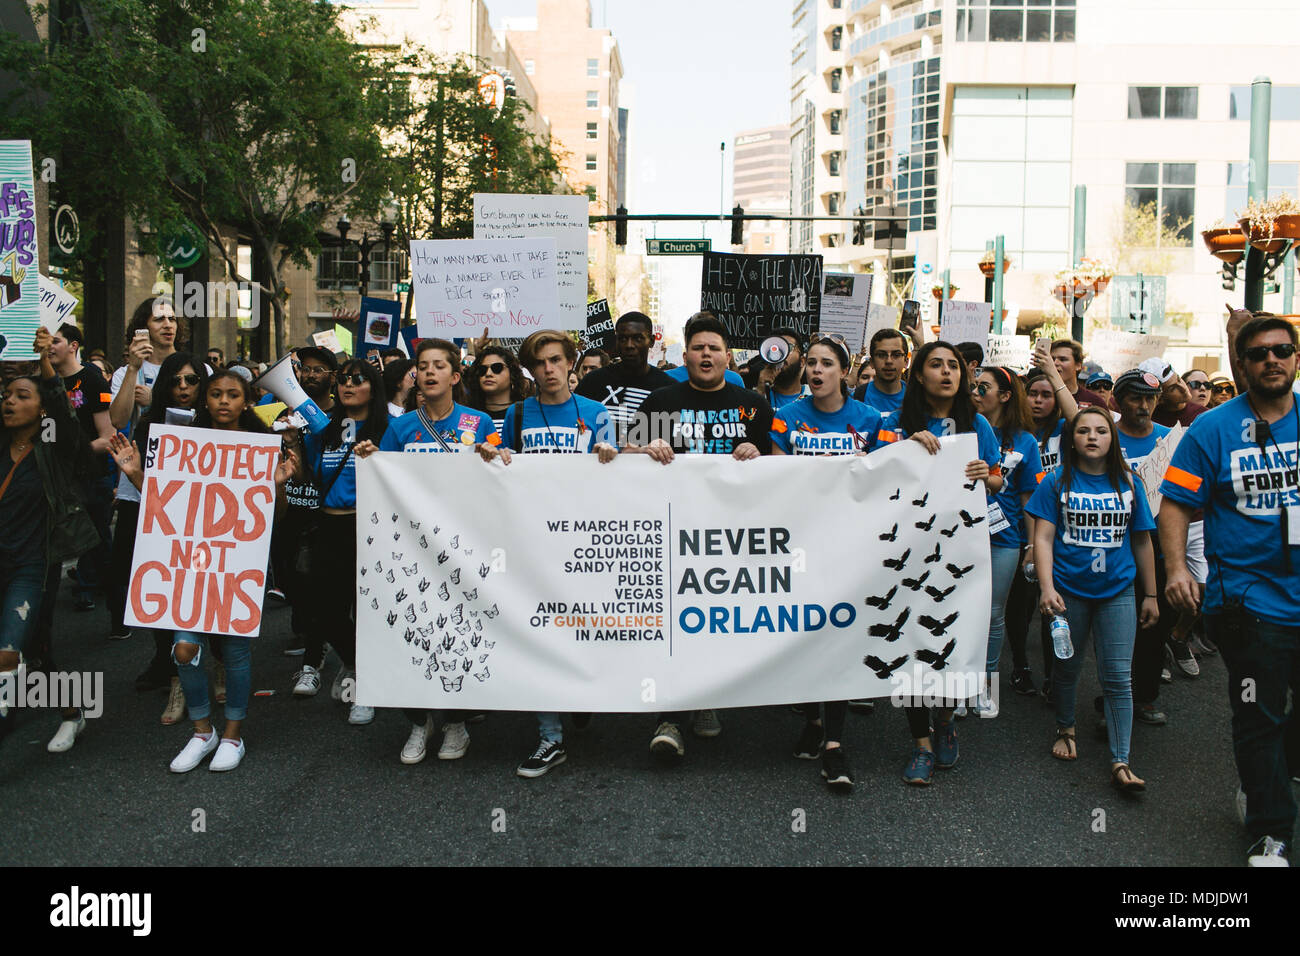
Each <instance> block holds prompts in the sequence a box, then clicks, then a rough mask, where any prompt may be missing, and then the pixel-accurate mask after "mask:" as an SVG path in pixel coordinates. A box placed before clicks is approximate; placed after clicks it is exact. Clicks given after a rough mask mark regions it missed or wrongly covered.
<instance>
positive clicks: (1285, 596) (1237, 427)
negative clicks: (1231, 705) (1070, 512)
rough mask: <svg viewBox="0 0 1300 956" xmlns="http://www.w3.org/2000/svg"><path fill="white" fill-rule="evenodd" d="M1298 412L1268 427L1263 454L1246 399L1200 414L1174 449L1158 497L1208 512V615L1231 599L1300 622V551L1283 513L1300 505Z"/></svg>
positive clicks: (1269, 617)
mask: <svg viewBox="0 0 1300 956" xmlns="http://www.w3.org/2000/svg"><path fill="white" fill-rule="evenodd" d="M1296 414H1297V410H1295V409H1293V410H1292V411H1291V412H1290V413H1289V414H1287V415H1284V416H1283V417H1282V418H1280V419H1279V420H1278V421H1275V422H1272V423H1271V424H1270V426H1269V431H1270V434H1271V437H1270V439H1269V440H1268V441H1267V442H1265V443H1264V451H1262V452H1261V451H1260V448H1259V445H1257V444H1256V443H1255V442H1254V441H1252V440H1251V438H1252V437H1253V429H1252V428H1251V423H1252V422H1253V421H1254V420H1255V415H1254V412H1252V411H1251V408H1250V404H1249V403H1248V402H1247V401H1246V396H1244V395H1241V396H1238V397H1237V398H1233V399H1230V400H1229V401H1226V402H1224V403H1223V404H1222V405H1220V406H1219V407H1218V408H1213V409H1211V410H1210V411H1208V412H1205V413H1203V414H1201V415H1198V416H1196V420H1195V421H1193V422H1192V424H1191V426H1190V427H1189V428H1188V429H1187V432H1186V433H1185V434H1184V435H1183V437H1182V440H1181V441H1180V442H1179V443H1178V447H1177V448H1176V449H1175V450H1174V457H1173V460H1172V461H1170V463H1169V469H1168V470H1167V471H1166V472H1165V476H1164V481H1162V482H1161V483H1160V493H1161V494H1162V495H1164V496H1165V497H1166V498H1168V499H1170V500H1171V501H1177V502H1179V503H1180V504H1184V505H1187V506H1189V507H1191V508H1204V509H1205V558H1206V561H1207V562H1208V564H1209V566H1210V576H1209V580H1208V581H1207V582H1206V585H1205V605H1204V608H1205V610H1207V611H1219V610H1222V608H1223V604H1224V599H1225V597H1227V596H1229V595H1230V596H1231V597H1233V598H1237V599H1240V600H1241V601H1242V602H1243V603H1244V604H1245V605H1246V610H1247V611H1249V612H1250V613H1251V614H1253V615H1255V616H1256V617H1259V618H1262V619H1263V620H1266V621H1272V622H1273V623H1275V624H1284V625H1288V626H1294V625H1295V623H1296V621H1297V619H1300V546H1295V545H1292V546H1288V545H1287V544H1286V539H1285V536H1284V535H1283V532H1282V528H1283V525H1282V510H1281V509H1282V507H1284V506H1285V505H1300V489H1298V488H1297V484H1296V478H1297V474H1296V472H1297V468H1300V453H1298V452H1297V447H1296V441H1297V435H1296ZM1284 548H1285V549H1287V550H1288V551H1289V552H1290V557H1291V570H1290V572H1288V571H1287V569H1286V555H1285V553H1284V551H1283V549H1284Z"/></svg>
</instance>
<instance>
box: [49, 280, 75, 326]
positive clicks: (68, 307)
mask: <svg viewBox="0 0 1300 956" xmlns="http://www.w3.org/2000/svg"><path fill="white" fill-rule="evenodd" d="M76 308H77V297H76V296H75V295H73V294H72V293H71V292H65V291H64V290H63V287H62V286H60V285H59V284H58V283H57V282H55V281H54V280H53V279H51V278H50V277H49V276H41V325H43V326H45V327H46V328H47V329H49V330H50V334H51V335H53V334H54V333H55V332H57V331H59V326H60V325H63V324H64V323H65V322H71V321H73V316H72V313H73V310H75V309H76Z"/></svg>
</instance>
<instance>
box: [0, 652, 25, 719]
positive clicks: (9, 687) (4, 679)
mask: <svg viewBox="0 0 1300 956" xmlns="http://www.w3.org/2000/svg"><path fill="white" fill-rule="evenodd" d="M26 679H27V662H26V661H25V660H23V659H22V658H21V657H19V658H18V668H17V669H16V670H12V671H5V672H4V673H0V717H8V716H9V708H10V707H12V706H13V705H14V704H16V703H17V702H18V685H19V684H21V683H22V682H23V681H24V680H26Z"/></svg>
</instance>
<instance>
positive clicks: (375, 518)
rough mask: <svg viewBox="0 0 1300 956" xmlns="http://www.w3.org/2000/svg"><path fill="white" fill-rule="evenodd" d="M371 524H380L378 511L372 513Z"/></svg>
mask: <svg viewBox="0 0 1300 956" xmlns="http://www.w3.org/2000/svg"><path fill="white" fill-rule="evenodd" d="M370 523H371V524H379V512H377V511H372V512H370Z"/></svg>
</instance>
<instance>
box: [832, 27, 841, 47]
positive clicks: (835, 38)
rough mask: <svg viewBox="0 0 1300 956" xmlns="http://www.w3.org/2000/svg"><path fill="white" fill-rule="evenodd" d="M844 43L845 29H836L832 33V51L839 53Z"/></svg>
mask: <svg viewBox="0 0 1300 956" xmlns="http://www.w3.org/2000/svg"><path fill="white" fill-rule="evenodd" d="M843 42H844V28H843V27H836V28H835V29H834V30H832V31H831V49H832V50H835V51H838V50H839V48H840V46H841V45H842V44H843Z"/></svg>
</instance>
